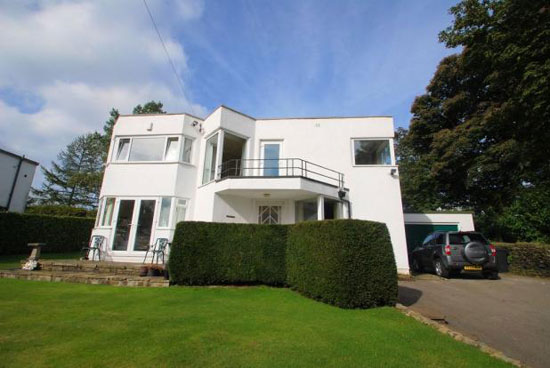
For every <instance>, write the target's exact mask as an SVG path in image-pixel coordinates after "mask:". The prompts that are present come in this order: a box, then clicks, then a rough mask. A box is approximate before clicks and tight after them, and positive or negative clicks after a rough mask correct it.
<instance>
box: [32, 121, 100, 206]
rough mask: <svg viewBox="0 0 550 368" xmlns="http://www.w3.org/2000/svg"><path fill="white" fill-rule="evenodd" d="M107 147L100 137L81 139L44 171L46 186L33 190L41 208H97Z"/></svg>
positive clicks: (94, 135)
mask: <svg viewBox="0 0 550 368" xmlns="http://www.w3.org/2000/svg"><path fill="white" fill-rule="evenodd" d="M102 152H103V144H102V139H101V135H100V134H99V133H97V132H96V133H88V134H84V135H81V136H79V137H77V138H76V139H75V140H73V141H72V142H71V143H70V144H69V145H68V146H67V147H66V148H65V149H64V150H63V151H61V152H60V153H59V155H58V156H57V161H58V162H52V164H51V169H46V168H45V167H41V169H42V172H43V174H44V182H43V184H42V188H41V189H33V194H34V195H35V196H36V197H37V198H38V202H39V203H40V204H57V205H66V206H74V207H87V208H96V206H97V199H98V196H99V190H100V187H101V178H102V175H103V160H102V155H101V154H102Z"/></svg>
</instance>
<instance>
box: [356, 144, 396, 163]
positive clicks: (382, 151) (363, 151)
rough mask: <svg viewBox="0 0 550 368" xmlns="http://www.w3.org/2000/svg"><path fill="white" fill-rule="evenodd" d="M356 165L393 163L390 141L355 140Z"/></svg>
mask: <svg viewBox="0 0 550 368" xmlns="http://www.w3.org/2000/svg"><path fill="white" fill-rule="evenodd" d="M353 151H354V152H353V154H354V160H355V165H391V155H390V141H389V140H387V139H384V140H374V139H356V140H354V141H353Z"/></svg>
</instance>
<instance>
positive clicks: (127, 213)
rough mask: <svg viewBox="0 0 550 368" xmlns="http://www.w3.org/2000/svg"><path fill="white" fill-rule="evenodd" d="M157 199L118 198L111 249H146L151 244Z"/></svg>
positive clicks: (129, 251)
mask: <svg viewBox="0 0 550 368" xmlns="http://www.w3.org/2000/svg"><path fill="white" fill-rule="evenodd" d="M156 203H157V201H156V200H154V199H120V200H119V201H118V206H117V215H116V224H115V235H114V238H113V248H112V249H113V250H114V251H121V252H128V253H132V252H142V251H146V250H147V247H148V246H149V244H151V234H152V231H153V219H154V216H155V207H156Z"/></svg>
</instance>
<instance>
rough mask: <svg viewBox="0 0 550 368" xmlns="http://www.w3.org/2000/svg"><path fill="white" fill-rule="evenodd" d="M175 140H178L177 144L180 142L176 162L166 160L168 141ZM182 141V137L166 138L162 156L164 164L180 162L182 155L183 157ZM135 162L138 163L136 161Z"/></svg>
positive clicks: (170, 136)
mask: <svg viewBox="0 0 550 368" xmlns="http://www.w3.org/2000/svg"><path fill="white" fill-rule="evenodd" d="M173 138H176V139H177V142H178V151H177V152H176V159H175V160H167V159H166V154H167V153H168V141H169V140H170V139H173ZM181 141H182V137H180V136H177V135H169V136H166V139H165V140H164V153H163V155H162V161H164V162H178V161H180V159H181V158H180V155H181ZM134 162H136V161H134ZM137 162H139V161H137ZM147 162H150V161H147ZM153 162H154V161H153Z"/></svg>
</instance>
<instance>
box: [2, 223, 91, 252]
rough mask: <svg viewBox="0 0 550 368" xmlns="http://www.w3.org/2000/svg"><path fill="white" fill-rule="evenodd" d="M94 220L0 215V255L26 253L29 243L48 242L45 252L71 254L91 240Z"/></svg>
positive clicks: (43, 250)
mask: <svg viewBox="0 0 550 368" xmlns="http://www.w3.org/2000/svg"><path fill="white" fill-rule="evenodd" d="M93 227H94V219H93V218H82V217H59V216H43V215H27V214H19V213H12V212H3V213H0V254H2V255H4V254H27V253H29V251H30V250H29V247H28V246H27V244H28V243H47V245H46V246H45V247H44V248H43V249H42V252H44V253H63V252H74V251H78V250H80V249H81V248H82V243H87V242H88V240H89V239H90V234H91V232H92V228H93Z"/></svg>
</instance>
